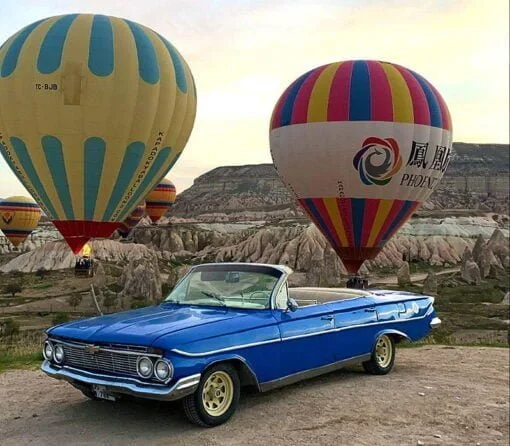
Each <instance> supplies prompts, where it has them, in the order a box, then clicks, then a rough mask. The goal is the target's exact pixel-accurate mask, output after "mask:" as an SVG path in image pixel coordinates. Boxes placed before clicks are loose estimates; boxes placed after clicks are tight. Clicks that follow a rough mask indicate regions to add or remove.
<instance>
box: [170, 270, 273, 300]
mask: <svg viewBox="0 0 510 446" xmlns="http://www.w3.org/2000/svg"><path fill="white" fill-rule="evenodd" d="M281 275H282V273H281V272H280V271H278V270H277V269H275V268H271V267H267V266H263V265H260V266H256V265H246V266H244V265H234V266H232V265H230V266H227V265H210V266H203V267H198V268H196V269H193V270H192V271H191V272H189V273H188V274H187V275H186V276H185V277H184V279H183V280H182V281H181V282H179V284H178V285H177V286H176V287H175V288H174V289H173V290H172V292H171V293H170V295H169V296H168V297H167V298H166V299H165V301H164V302H166V303H178V304H190V305H214V306H220V307H231V308H252V309H263V308H269V307H270V298H271V293H272V292H273V289H274V287H275V285H276V283H277V282H278V280H279V279H280V277H281Z"/></svg>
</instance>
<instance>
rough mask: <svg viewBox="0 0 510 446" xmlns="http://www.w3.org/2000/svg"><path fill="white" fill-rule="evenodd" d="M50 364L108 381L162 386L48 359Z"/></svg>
mask: <svg viewBox="0 0 510 446" xmlns="http://www.w3.org/2000/svg"><path fill="white" fill-rule="evenodd" d="M50 364H51V366H52V367H53V368H54V369H58V370H61V369H66V370H71V371H72V372H76V373H79V374H80V375H83V376H89V375H90V376H94V377H100V378H104V379H108V380H110V381H111V380H120V381H129V382H133V383H136V384H142V385H151V386H162V385H163V384H162V383H161V381H142V380H140V379H137V378H132V377H129V376H115V375H104V374H103V373H98V372H93V371H91V370H85V369H79V368H77V367H73V366H70V365H63V366H57V365H56V364H53V363H52V362H51V361H50Z"/></svg>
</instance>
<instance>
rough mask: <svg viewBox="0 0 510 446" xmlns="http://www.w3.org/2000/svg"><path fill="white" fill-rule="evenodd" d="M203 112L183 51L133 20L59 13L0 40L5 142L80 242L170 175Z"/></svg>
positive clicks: (70, 239)
mask: <svg viewBox="0 0 510 446" xmlns="http://www.w3.org/2000/svg"><path fill="white" fill-rule="evenodd" d="M195 113H196V90H195V84H194V80H193V76H192V73H191V71H190V69H189V67H188V65H187V63H186V62H185V60H184V59H183V58H182V56H181V55H180V54H179V52H178V51H177V50H176V49H175V47H174V46H173V45H172V44H171V43H170V42H169V41H168V40H166V39H165V38H164V37H162V36H161V35H159V34H157V33H156V32H155V31H153V30H151V29H149V28H147V27H145V26H142V25H140V24H137V23H135V22H132V21H130V20H124V19H120V18H116V17H110V16H104V15H91V14H68V15H62V16H57V17H50V18H46V19H43V20H39V21H37V22H35V23H32V24H31V25H28V26H27V27H25V28H23V29H21V30H20V31H19V32H18V33H16V34H14V35H13V36H12V37H10V38H9V39H8V40H7V41H6V42H5V43H4V44H3V45H2V47H1V48H0V150H1V152H2V154H3V156H4V158H5V159H6V161H7V163H8V164H9V166H10V167H11V169H12V170H13V172H14V173H15V174H16V176H17V177H18V178H19V180H20V181H21V182H22V184H23V185H24V186H25V188H26V189H27V190H28V191H29V193H30V194H31V195H32V196H33V198H34V199H35V200H36V202H37V203H38V204H39V205H40V207H41V208H42V210H43V211H44V212H45V214H46V215H47V216H48V218H49V219H50V220H52V221H53V223H54V224H55V226H56V227H57V229H58V230H59V231H60V232H61V233H62V235H63V236H64V238H65V240H66V241H67V243H68V244H69V246H70V247H71V248H72V250H73V252H74V253H78V252H79V251H80V250H81V248H82V247H83V245H84V244H85V243H86V242H87V240H89V239H90V238H92V237H109V236H110V235H111V234H112V233H113V231H114V230H115V229H117V228H118V227H119V225H120V223H121V222H122V221H124V220H126V218H128V216H129V215H130V214H131V213H132V212H133V210H134V209H135V208H136V207H137V206H138V205H139V203H140V202H141V201H143V200H144V199H145V196H146V195H147V194H148V193H149V192H150V191H152V190H153V189H154V187H155V186H156V185H157V184H158V183H159V182H160V181H161V180H162V179H163V178H164V176H165V175H166V174H167V172H168V171H169V170H170V169H171V168H172V167H173V165H174V163H175V162H176V161H177V159H178V158H179V156H180V155H181V153H182V151H183V149H184V146H185V145H186V142H187V140H188V138H189V136H190V134H191V130H192V128H193V124H194V120H195Z"/></svg>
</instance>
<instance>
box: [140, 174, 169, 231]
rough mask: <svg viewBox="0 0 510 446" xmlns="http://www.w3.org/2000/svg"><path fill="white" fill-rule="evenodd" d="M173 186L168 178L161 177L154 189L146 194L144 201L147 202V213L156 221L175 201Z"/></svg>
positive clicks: (153, 221)
mask: <svg viewBox="0 0 510 446" xmlns="http://www.w3.org/2000/svg"><path fill="white" fill-rule="evenodd" d="M175 196H176V192H175V186H174V184H173V183H172V182H171V181H170V180H168V179H166V178H165V179H163V180H162V181H161V183H159V184H158V185H157V186H156V187H155V188H154V190H153V191H152V192H151V193H150V194H149V195H147V198H146V199H145V202H146V203H147V215H148V216H149V217H150V219H151V220H152V223H156V222H157V221H158V220H159V219H160V218H161V217H162V216H163V215H165V214H166V213H167V212H168V210H169V209H170V208H171V207H172V205H173V204H174V202H175Z"/></svg>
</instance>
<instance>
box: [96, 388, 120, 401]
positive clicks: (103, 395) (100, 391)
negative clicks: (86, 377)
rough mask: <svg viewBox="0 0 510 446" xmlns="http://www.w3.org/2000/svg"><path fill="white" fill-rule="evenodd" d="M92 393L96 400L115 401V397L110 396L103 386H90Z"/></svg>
mask: <svg viewBox="0 0 510 446" xmlns="http://www.w3.org/2000/svg"><path fill="white" fill-rule="evenodd" d="M92 393H93V394H94V396H95V397H96V398H100V399H102V400H108V401H115V397H114V396H113V395H110V394H109V393H108V392H107V391H106V387H105V386H98V385H96V384H92Z"/></svg>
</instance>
